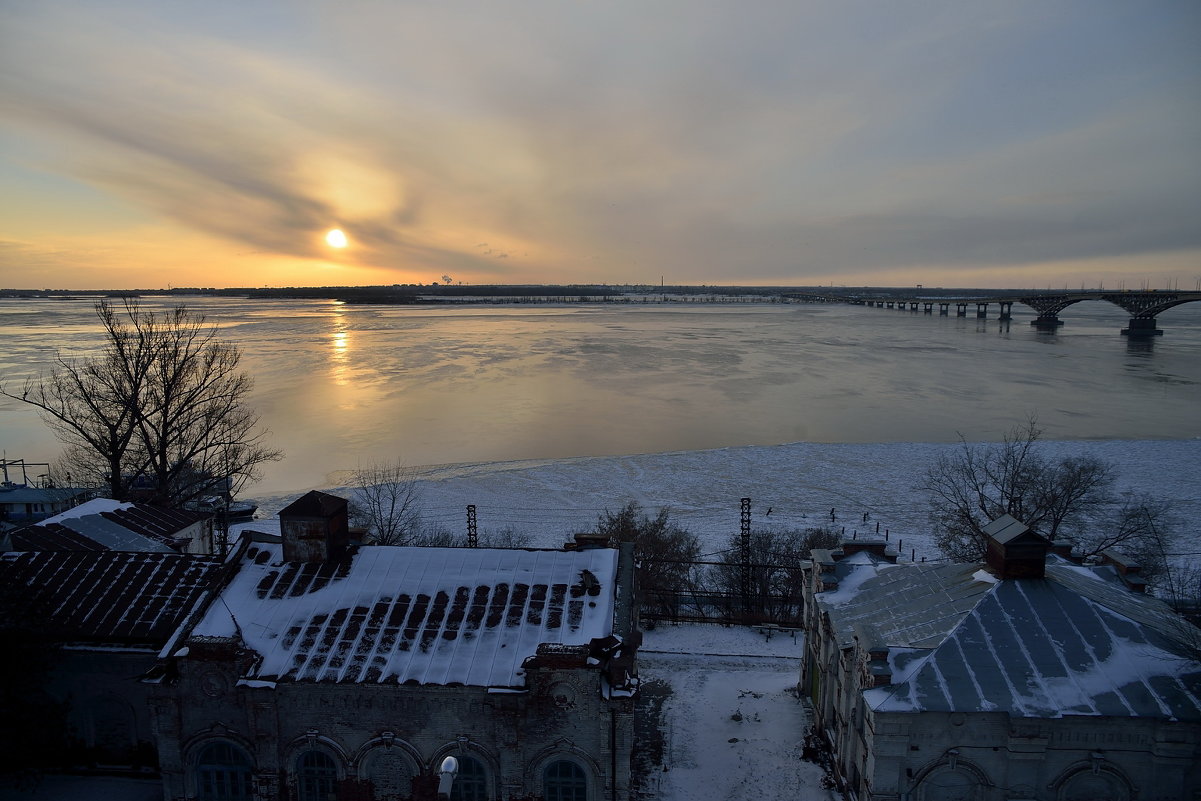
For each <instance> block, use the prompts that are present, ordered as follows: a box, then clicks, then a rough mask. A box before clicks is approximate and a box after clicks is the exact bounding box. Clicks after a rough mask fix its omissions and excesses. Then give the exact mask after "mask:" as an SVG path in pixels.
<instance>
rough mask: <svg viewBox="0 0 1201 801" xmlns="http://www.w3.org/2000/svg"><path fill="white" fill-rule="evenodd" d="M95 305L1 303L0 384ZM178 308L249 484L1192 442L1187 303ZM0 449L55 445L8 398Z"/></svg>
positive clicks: (1193, 388) (66, 345) (22, 451)
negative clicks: (757, 451) (587, 464)
mask: <svg viewBox="0 0 1201 801" xmlns="http://www.w3.org/2000/svg"><path fill="white" fill-rule="evenodd" d="M91 303H92V301H91V300H90V299H83V298H81V299H78V300H53V301H52V300H44V301H42V300H39V301H27V300H20V301H18V300H0V337H2V339H0V341H3V342H4V348H3V350H2V352H0V374H2V375H3V376H4V377H5V378H6V379H10V380H17V381H19V379H20V376H23V375H25V374H27V373H29V372H36V371H37V370H39V369H45V368H46V367H48V366H49V365H50V361H51V359H52V357H53V354H54V352H55V350H56V349H61V350H62V351H63V352H65V353H69V354H75V353H85V352H86V351H87V349H88V348H90V347H94V346H95V345H96V344H97V336H98V329H97V326H96V324H95V319H94V317H93V315H92V311H91ZM144 304H145V305H146V306H148V307H152V308H158V307H162V306H164V305H165V303H164V301H162V300H160V299H148V300H146V301H144ZM188 304H189V305H190V306H192V307H194V308H196V309H197V310H199V311H202V312H204V313H205V314H207V315H208V316H209V318H210V319H211V320H212V321H213V322H216V323H218V324H219V325H220V326H221V328H222V331H223V335H224V336H225V337H227V338H229V339H231V340H233V341H234V342H237V343H238V344H239V345H241V347H242V348H243V350H244V353H245V358H244V364H245V367H246V368H247V369H248V370H250V371H251V372H252V373H253V374H254V375H255V377H256V386H255V390H254V395H253V398H252V402H253V404H254V406H255V407H256V408H257V410H258V411H259V413H260V414H261V416H262V421H263V423H264V424H265V425H266V426H267V427H268V428H269V429H270V431H271V444H272V445H273V446H274V447H277V448H279V449H281V450H283V451H284V452H285V454H286V458H285V459H284V460H283V461H282V462H279V463H277V464H273V465H268V466H267V469H266V471H265V476H264V479H263V481H261V482H260V483H259V484H258V485H255V486H253V487H250V488H248V494H250V495H259V496H263V495H271V494H275V493H284V492H293V491H297V490H303V489H307V488H310V487H323V486H331V485H337V484H338V483H339V481H340V478H341V476H342V475H343V473H342V472H341V471H345V470H348V469H353V468H354V467H355V466H356V465H358V464H360V463H364V462H370V461H375V460H385V459H399V460H402V461H404V462H405V463H407V464H409V465H441V464H450V463H464V462H466V463H486V462H507V461H511V460H548V459H564V458H579V457H598V456H623V455H630V454H653V453H660V452H675V451H696V450H706V449H714V448H729V447H736V446H767V445H779V444H785V443H851V444H861V443H945V442H953V441H955V440H956V439H957V437H958V435H959V434H963V435H964V436H965V437H967V438H968V439H970V440H991V439H997V438H999V437H1000V436H1001V435H1002V434H1003V433H1004V432H1006V431H1007V430H1009V429H1010V428H1012V427H1013V426H1014V425H1015V424H1018V423H1020V422H1022V421H1023V420H1025V419H1026V418H1027V417H1028V416H1030V415H1031V414H1034V415H1037V417H1038V420H1039V423H1040V425H1041V426H1042V427H1043V428H1044V429H1045V431H1046V436H1047V437H1048V438H1049V439H1055V440H1154V439H1169V440H1191V439H1195V438H1197V437H1199V436H1201V403H1199V401H1198V398H1199V393H1198V387H1199V385H1201V304H1191V305H1185V306H1181V307H1178V308H1176V309H1173V310H1171V311H1169V312H1167V313H1165V314H1164V315H1163V316H1162V317H1161V318H1160V326H1161V327H1162V328H1164V329H1165V331H1166V333H1165V335H1164V336H1163V337H1161V338H1158V339H1157V340H1155V341H1153V342H1150V343H1133V342H1127V341H1126V340H1125V338H1124V337H1122V336H1120V335H1119V333H1118V330H1119V329H1120V328H1121V327H1122V326H1123V325H1124V324H1125V321H1126V314H1125V313H1124V312H1122V311H1121V310H1120V309H1118V308H1117V307H1114V306H1111V305H1109V304H1106V303H1096V302H1094V303H1081V304H1077V305H1076V306H1073V307H1071V308H1070V309H1069V310H1068V311H1066V312H1065V313H1064V314H1063V315H1062V317H1063V319H1064V320H1065V322H1066V325H1065V326H1064V327H1063V328H1061V329H1060V330H1059V331H1058V332H1056V333H1053V334H1046V333H1039V332H1037V331H1035V330H1034V329H1033V328H1032V327H1031V326H1030V325H1029V324H1028V321H1029V319H1031V317H1032V312H1030V310H1027V309H1025V308H1024V307H1021V306H1016V307H1015V309H1014V312H1015V319H1014V320H1013V322H1012V323H1010V324H1004V323H1001V322H999V321H998V320H997V319H996V316H995V311H994V315H993V316H992V317H990V318H988V319H985V320H978V319H977V318H975V317H974V316H973V317H968V318H957V317H954V316H950V317H940V316H938V315H937V314H935V315H933V316H928V315H924V314H921V313H916V314H915V313H910V312H898V311H896V310H887V309H873V308H864V307H854V306H844V305H807V304H729V305H722V304H705V305H692V304H666V305H664V304H648V305H641V304H638V305H629V306H625V305H612V304H610V305H602V304H596V305H585V304H571V305H562V306H465V307H444V306H438V307H422V308H415V307H398V306H350V305H344V304H341V303H337V302H331V301H257V300H255V301H251V300H241V299H233V298H192V299H189V300H188ZM0 443H2V444H3V448H4V450H5V452H6V453H7V455H8V457H9V458H25V459H27V460H30V461H46V460H48V459H51V458H53V457H54V456H55V454H56V453H57V451H58V445H57V443H56V442H55V441H54V439H53V438H52V437H51V436H50V434H49V432H48V431H47V430H46V429H45V427H44V426H43V425H42V424H41V422H40V421H39V420H38V418H37V416H36V414H34V413H33V412H32V411H31V410H30V409H27V408H23V407H22V405H21V404H19V403H16V402H14V401H4V402H3V403H0Z"/></svg>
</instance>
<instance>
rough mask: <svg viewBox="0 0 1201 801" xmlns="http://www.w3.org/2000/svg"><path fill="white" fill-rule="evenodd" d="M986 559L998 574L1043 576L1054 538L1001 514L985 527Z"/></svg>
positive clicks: (1003, 576)
mask: <svg viewBox="0 0 1201 801" xmlns="http://www.w3.org/2000/svg"><path fill="white" fill-rule="evenodd" d="M984 533H985V535H986V536H987V541H986V548H987V551H986V554H985V561H986V562H987V563H988V566H989V567H990V568H992V570H993V572H994V573H996V575H997V577H998V578H1003V579H1009V578H1042V577H1043V575H1044V574H1045V573H1046V569H1047V551H1048V550H1050V548H1051V542H1050V540H1048V539H1047V538H1046V537H1043V536H1041V535H1039V534H1036V533H1035V532H1034V531H1032V530H1031V529H1030V527H1029V526H1027V525H1026V524H1025V523H1023V522H1022V521H1020V520H1017V519H1015V518H1014V517H1012V516H1010V515H1001V516H1000V517H998V518H997V519H996V520H994V521H992V522H991V523H989V524H988V525H987V526H985V527H984Z"/></svg>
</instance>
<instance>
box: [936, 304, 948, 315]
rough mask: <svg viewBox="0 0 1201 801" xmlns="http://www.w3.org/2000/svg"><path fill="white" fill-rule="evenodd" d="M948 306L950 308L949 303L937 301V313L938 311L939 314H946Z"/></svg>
mask: <svg viewBox="0 0 1201 801" xmlns="http://www.w3.org/2000/svg"><path fill="white" fill-rule="evenodd" d="M950 308H951V304H950V303H939V304H938V313H939V314H940V315H941V316H943V317H945V316H946V315H947V314H948V313H949V311H948V310H949V309H950Z"/></svg>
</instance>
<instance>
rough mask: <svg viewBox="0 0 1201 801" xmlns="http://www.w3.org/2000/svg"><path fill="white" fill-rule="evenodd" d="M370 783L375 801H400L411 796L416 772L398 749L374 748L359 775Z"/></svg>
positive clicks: (395, 747)
mask: <svg viewBox="0 0 1201 801" xmlns="http://www.w3.org/2000/svg"><path fill="white" fill-rule="evenodd" d="M359 775H360V776H362V777H363V778H365V779H368V780H369V781H370V782H371V792H372V798H374V799H375V801H400V799H402V798H409V797H410V796H412V794H413V777H414V776H416V775H417V770H416V768H415V767H414V766H413V763H412V760H410V759H409V758H408V757H407V756H406V755H405V753H404V751H403V750H402V749H401V748H400V747H398V746H393V747H391V748H375V749H374V750H373V751H372V752H371V754H370V755H369V756H368V757H367V759H366V760H365V765H364V767H363V769H362V771H361V772H360V773H359Z"/></svg>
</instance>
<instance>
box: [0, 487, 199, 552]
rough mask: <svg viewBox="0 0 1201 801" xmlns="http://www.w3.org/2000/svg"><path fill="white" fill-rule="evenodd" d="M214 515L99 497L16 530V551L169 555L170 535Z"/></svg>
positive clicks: (14, 536) (14, 533) (13, 542)
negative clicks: (74, 551) (94, 551)
mask: <svg viewBox="0 0 1201 801" xmlns="http://www.w3.org/2000/svg"><path fill="white" fill-rule="evenodd" d="M209 517H211V515H209V514H206V513H203V512H194V511H187V510H183V509H163V508H160V507H157V506H149V505H146V504H132V503H119V502H117V501H112V500H108V499H107V498H97V499H94V500H92V501H88V502H87V503H85V504H81V505H80V506H77V507H75V508H74V509H68V510H67V511H65V512H61V513H59V514H57V515H55V516H54V517H51V518H48V519H46V520H43V521H42V522H41V523H38V524H35V525H30V526H24V527H22V528H19V529H16V530H14V531H13V532H12V535H11V536H12V547H13V548H14V549H15V550H24V549H28V550H40V551H49V550H109V551H142V552H149V553H167V552H173V551H175V550H176V547H175V544H174V540H173V539H172V535H174V534H177V533H178V532H180V531H182V530H184V529H186V528H188V527H189V526H191V525H194V524H195V523H198V522H200V521H202V520H206V519H208V518H209Z"/></svg>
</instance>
